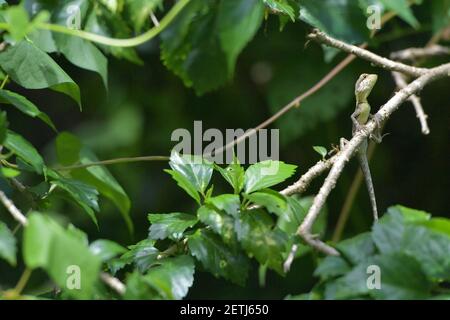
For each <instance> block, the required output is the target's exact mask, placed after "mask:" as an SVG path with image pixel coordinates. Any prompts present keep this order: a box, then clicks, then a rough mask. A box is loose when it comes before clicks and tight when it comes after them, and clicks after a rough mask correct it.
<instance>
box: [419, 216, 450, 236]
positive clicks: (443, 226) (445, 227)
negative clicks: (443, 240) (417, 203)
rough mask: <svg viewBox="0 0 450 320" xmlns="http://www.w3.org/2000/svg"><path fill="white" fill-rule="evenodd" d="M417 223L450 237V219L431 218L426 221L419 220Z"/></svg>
mask: <svg viewBox="0 0 450 320" xmlns="http://www.w3.org/2000/svg"><path fill="white" fill-rule="evenodd" d="M418 224H420V225H423V226H425V227H427V228H428V229H430V230H433V231H436V232H441V233H443V234H445V235H447V236H448V237H450V220H449V219H446V218H432V219H430V220H428V221H420V222H419V223H418Z"/></svg>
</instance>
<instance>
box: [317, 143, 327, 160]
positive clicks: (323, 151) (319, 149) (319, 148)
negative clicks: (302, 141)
mask: <svg viewBox="0 0 450 320" xmlns="http://www.w3.org/2000/svg"><path fill="white" fill-rule="evenodd" d="M313 149H314V151H315V152H317V153H318V154H320V155H321V156H322V160H323V159H325V157H326V156H327V153H328V151H327V149H326V148H324V147H322V146H314V147H313Z"/></svg>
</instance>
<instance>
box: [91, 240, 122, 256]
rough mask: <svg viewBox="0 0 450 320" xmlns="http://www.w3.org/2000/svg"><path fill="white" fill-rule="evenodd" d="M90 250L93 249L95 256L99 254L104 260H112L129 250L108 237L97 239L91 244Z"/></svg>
mask: <svg viewBox="0 0 450 320" xmlns="http://www.w3.org/2000/svg"><path fill="white" fill-rule="evenodd" d="M89 250H91V252H92V253H93V254H94V255H95V256H98V257H99V258H100V259H101V260H102V262H106V261H108V260H111V259H112V258H114V257H115V256H117V255H119V254H123V253H125V252H126V251H127V249H125V248H124V247H122V246H121V245H119V244H118V243H116V242H114V241H111V240H106V239H98V240H95V241H94V242H92V243H91V244H90V246H89Z"/></svg>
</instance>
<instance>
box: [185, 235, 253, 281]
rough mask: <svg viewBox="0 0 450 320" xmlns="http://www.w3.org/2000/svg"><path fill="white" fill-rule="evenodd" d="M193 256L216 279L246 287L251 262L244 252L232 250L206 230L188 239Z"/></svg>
mask: <svg viewBox="0 0 450 320" xmlns="http://www.w3.org/2000/svg"><path fill="white" fill-rule="evenodd" d="M188 245H189V250H190V251H191V254H192V255H193V256H194V257H195V258H196V259H197V260H199V261H200V262H201V263H202V265H203V267H204V268H205V269H206V270H208V271H209V272H211V273H212V274H213V275H214V276H215V277H223V278H225V279H228V280H230V281H232V282H234V283H236V284H239V285H242V286H243V285H244V284H245V282H246V280H247V277H248V271H249V261H248V259H247V257H246V256H245V255H243V254H242V252H239V251H238V250H237V249H236V248H230V247H228V246H227V245H225V244H224V243H223V242H222V240H221V239H220V238H219V237H218V236H217V235H215V234H213V233H212V232H210V231H207V230H205V229H199V230H197V231H196V232H195V233H194V234H193V235H190V236H189V237H188Z"/></svg>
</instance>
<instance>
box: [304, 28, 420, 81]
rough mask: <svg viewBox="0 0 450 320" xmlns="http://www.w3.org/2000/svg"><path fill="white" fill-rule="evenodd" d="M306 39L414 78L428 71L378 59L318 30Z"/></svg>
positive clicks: (381, 58) (374, 55) (372, 54)
mask: <svg viewBox="0 0 450 320" xmlns="http://www.w3.org/2000/svg"><path fill="white" fill-rule="evenodd" d="M308 38H310V39H312V40H315V41H317V42H320V43H322V44H325V45H328V46H331V47H334V48H337V49H340V50H342V51H344V52H347V53H351V54H354V55H356V56H358V57H359V58H361V59H364V60H367V61H369V62H371V63H373V64H375V65H378V66H380V67H382V68H383V69H387V70H391V71H398V72H402V73H405V74H407V75H411V76H414V77H418V76H421V75H423V74H425V73H427V72H428V69H426V68H417V67H412V66H409V65H406V64H403V63H400V62H396V61H393V60H390V59H387V58H384V57H380V56H379V55H376V54H375V53H373V52H370V51H368V50H365V49H363V48H360V47H357V46H354V45H351V44H347V43H345V42H343V41H340V40H337V39H334V38H332V37H330V36H328V35H327V34H325V33H324V32H322V31H320V30H318V29H314V30H313V31H312V32H311V33H310V34H309V35H308Z"/></svg>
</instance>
